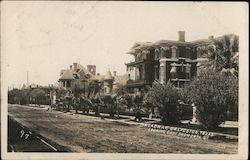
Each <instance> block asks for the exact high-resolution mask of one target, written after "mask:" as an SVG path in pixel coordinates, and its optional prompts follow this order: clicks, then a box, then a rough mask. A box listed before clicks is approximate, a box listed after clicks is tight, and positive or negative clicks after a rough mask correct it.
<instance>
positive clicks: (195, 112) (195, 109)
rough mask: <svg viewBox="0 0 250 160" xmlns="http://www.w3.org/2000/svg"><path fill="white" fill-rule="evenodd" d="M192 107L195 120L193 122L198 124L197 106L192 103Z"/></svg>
mask: <svg viewBox="0 0 250 160" xmlns="http://www.w3.org/2000/svg"><path fill="white" fill-rule="evenodd" d="M192 107H193V119H192V122H197V106H196V105H195V104H194V103H192Z"/></svg>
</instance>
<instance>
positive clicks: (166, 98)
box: [147, 82, 180, 124]
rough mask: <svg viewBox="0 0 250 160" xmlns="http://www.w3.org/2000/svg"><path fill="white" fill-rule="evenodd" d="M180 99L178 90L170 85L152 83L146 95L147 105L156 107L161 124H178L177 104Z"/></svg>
mask: <svg viewBox="0 0 250 160" xmlns="http://www.w3.org/2000/svg"><path fill="white" fill-rule="evenodd" d="M179 98H180V93H179V90H178V89H177V88H176V87H174V86H173V85H172V84H171V83H167V84H160V83H159V82H154V83H153V85H152V88H150V89H149V91H148V94H147V101H148V103H150V104H152V105H153V106H155V107H158V109H159V112H160V116H161V122H162V123H163V124H173V123H178V122H179V119H178V113H177V104H178V100H179Z"/></svg>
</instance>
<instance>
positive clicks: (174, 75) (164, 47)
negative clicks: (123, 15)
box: [126, 31, 214, 93]
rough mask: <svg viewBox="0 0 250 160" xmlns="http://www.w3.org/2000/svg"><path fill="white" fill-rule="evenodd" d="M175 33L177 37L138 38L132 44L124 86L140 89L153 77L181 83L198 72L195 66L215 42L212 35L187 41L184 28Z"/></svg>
mask: <svg viewBox="0 0 250 160" xmlns="http://www.w3.org/2000/svg"><path fill="white" fill-rule="evenodd" d="M178 34H179V40H178V41H172V40H160V41H157V42H155V43H151V42H140V43H138V42H137V43H135V44H134V46H132V48H131V50H130V51H129V52H128V54H131V55H133V56H134V61H133V62H130V63H127V64H126V66H127V75H128V78H129V80H128V82H127V85H126V86H127V88H128V89H129V90H130V92H131V93H136V92H141V91H143V90H144V89H145V87H146V86H151V85H152V83H153V82H154V81H159V82H160V83H167V82H171V83H172V84H174V85H175V86H176V87H182V86H183V85H184V83H187V82H189V81H190V80H191V79H192V78H193V77H194V76H196V75H197V70H198V71H199V70H200V68H201V67H202V64H203V63H205V62H207V61H208V58H207V55H208V54H209V53H208V51H207V49H206V48H207V47H208V46H210V45H213V44H214V38H213V36H210V37H209V38H208V39H204V40H198V41H194V42H186V41H185V32H184V31H179V32H178Z"/></svg>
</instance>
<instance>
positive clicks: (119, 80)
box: [114, 74, 128, 85]
mask: <svg viewBox="0 0 250 160" xmlns="http://www.w3.org/2000/svg"><path fill="white" fill-rule="evenodd" d="M127 81H128V75H127V74H124V75H117V76H115V77H114V84H121V85H125V84H126V83H127Z"/></svg>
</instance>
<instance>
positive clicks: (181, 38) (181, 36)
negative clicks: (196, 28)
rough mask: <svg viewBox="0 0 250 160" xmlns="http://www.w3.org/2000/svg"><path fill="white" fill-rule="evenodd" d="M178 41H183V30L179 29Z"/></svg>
mask: <svg viewBox="0 0 250 160" xmlns="http://www.w3.org/2000/svg"><path fill="white" fill-rule="evenodd" d="M178 34H179V41H181V42H185V31H179V32H178Z"/></svg>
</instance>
